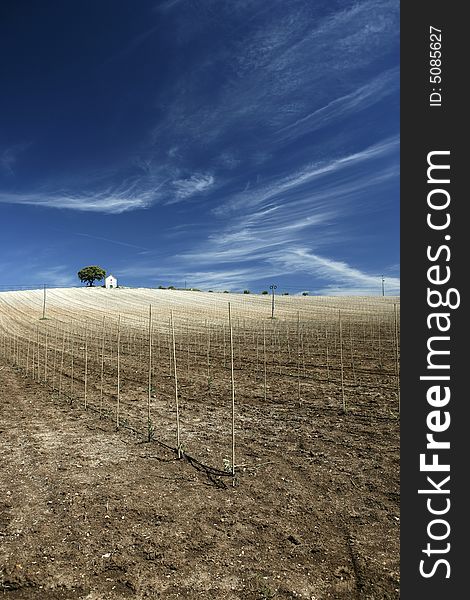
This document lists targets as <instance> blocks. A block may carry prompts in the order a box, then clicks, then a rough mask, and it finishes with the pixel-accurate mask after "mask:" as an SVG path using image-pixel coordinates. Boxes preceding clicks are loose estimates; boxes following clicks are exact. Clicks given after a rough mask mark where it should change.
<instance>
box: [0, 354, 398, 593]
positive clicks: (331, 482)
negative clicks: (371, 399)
mask: <svg viewBox="0 0 470 600" xmlns="http://www.w3.org/2000/svg"><path fill="white" fill-rule="evenodd" d="M356 393H358V394H360V389H359V390H357V391H356ZM206 400H207V406H206V407H205V405H204V403H200V404H199V405H198V407H195V408H197V409H198V410H199V411H200V410H201V406H203V407H204V408H205V409H206V410H210V408H211V406H210V405H211V396H210V395H208V397H207V399H206ZM260 406H261V409H262V415H261V416H260ZM196 413H197V410H196ZM240 423H241V424H242V425H241V426H243V428H245V429H246V432H247V433H246V435H245V436H241V438H242V440H243V439H245V440H246V441H242V442H241V446H240V449H239V454H240V456H241V457H242V460H243V461H244V465H245V466H241V467H240V469H239V472H240V474H239V477H238V479H237V485H236V486H235V487H232V485H231V480H230V478H227V477H222V476H221V475H220V474H218V473H217V472H216V471H215V470H211V469H205V468H203V467H201V466H200V465H199V464H198V463H195V462H192V461H191V460H186V459H182V460H178V459H177V457H176V456H175V454H174V453H173V452H172V451H171V450H169V449H167V448H165V447H164V446H162V445H159V444H158V443H156V442H152V443H147V442H145V441H143V439H142V437H139V436H137V435H135V434H133V433H132V432H131V431H128V430H124V429H121V430H119V431H116V430H115V428H114V427H113V423H112V420H111V419H109V420H108V419H102V420H100V419H99V418H98V416H97V414H96V412H94V411H86V412H85V411H84V410H83V407H81V406H79V404H78V403H76V404H72V405H70V404H69V403H68V402H67V401H66V399H64V398H62V399H58V398H56V397H54V396H53V395H52V393H51V391H50V390H49V389H47V388H45V387H44V386H43V385H41V384H38V383H35V382H34V381H31V380H30V379H28V378H26V377H24V376H23V375H22V374H21V373H20V372H19V371H17V370H16V369H14V368H13V367H11V366H8V365H7V363H5V362H0V457H1V460H0V590H2V591H3V593H4V594H5V596H6V597H7V598H11V599H12V600H13V599H15V600H16V599H25V600H30V599H36V598H37V599H44V600H66V599H68V600H78V599H88V600H114V599H121V598H134V599H140V598H142V599H144V598H146V599H153V598H155V599H158V598H162V599H168V600H172V599H176V598H181V599H191V600H198V599H201V600H202V599H204V600H206V599H208V600H210V599H217V600H219V599H223V600H225V599H227V600H235V599H240V600H265V599H270V598H272V599H279V600H280V599H287V598H304V599H309V600H323V599H333V598H337V599H344V600H347V599H351V600H355V599H368V600H378V599H392V598H393V599H397V598H398V597H399V525H400V522H399V420H398V419H396V418H395V417H393V416H386V415H384V413H383V412H380V413H379V412H378V411H376V412H374V410H370V411H369V412H367V411H362V412H361V413H357V414H354V413H352V412H350V413H349V412H348V413H346V414H343V413H342V412H341V411H339V410H338V408H337V407H336V406H329V407H321V406H319V405H318V404H309V403H304V404H302V405H301V406H295V403H293V404H292V407H291V408H288V407H287V404H286V403H283V402H281V401H279V402H273V403H269V402H268V403H267V404H263V403H258V404H257V405H252V406H250V405H246V406H245V407H244V408H243V411H242V412H241V414H240ZM260 423H261V424H262V427H263V432H264V435H263V436H262V437H261V436H260V437H259V438H258V437H257V436H256V431H257V430H258V429H259V427H260V426H261V425H260ZM253 432H254V434H253ZM197 456H201V453H198V454H197ZM204 458H205V457H204Z"/></svg>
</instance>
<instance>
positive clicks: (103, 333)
mask: <svg viewBox="0 0 470 600" xmlns="http://www.w3.org/2000/svg"><path fill="white" fill-rule="evenodd" d="M105 319H106V317H103V324H102V330H101V376H100V419H101V418H102V415H103V379H104V348H105V344H104V342H105V337H106V329H105Z"/></svg>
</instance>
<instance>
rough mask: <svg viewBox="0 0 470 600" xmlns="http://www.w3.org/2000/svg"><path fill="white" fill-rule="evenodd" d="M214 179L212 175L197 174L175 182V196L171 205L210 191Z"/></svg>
mask: <svg viewBox="0 0 470 600" xmlns="http://www.w3.org/2000/svg"><path fill="white" fill-rule="evenodd" d="M214 181H215V180H214V177H213V176H212V175H203V174H199V173H198V174H195V175H191V177H189V178H188V179H177V180H176V181H173V187H174V188H175V194H174V196H173V198H172V199H171V200H169V201H168V203H169V204H172V203H174V202H179V201H181V200H186V199H187V198H190V197H191V196H194V194H200V193H201V192H204V191H206V190H208V189H209V188H210V187H212V186H213V185H214Z"/></svg>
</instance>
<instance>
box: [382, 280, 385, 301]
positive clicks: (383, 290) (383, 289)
mask: <svg viewBox="0 0 470 600" xmlns="http://www.w3.org/2000/svg"><path fill="white" fill-rule="evenodd" d="M384 282H385V279H384V276H383V275H382V296H385V288H384Z"/></svg>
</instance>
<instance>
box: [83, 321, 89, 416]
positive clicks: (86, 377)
mask: <svg viewBox="0 0 470 600" xmlns="http://www.w3.org/2000/svg"><path fill="white" fill-rule="evenodd" d="M83 387H84V390H83V395H84V403H85V410H87V405H88V397H87V396H88V327H87V326H85V373H84V377H83Z"/></svg>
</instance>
